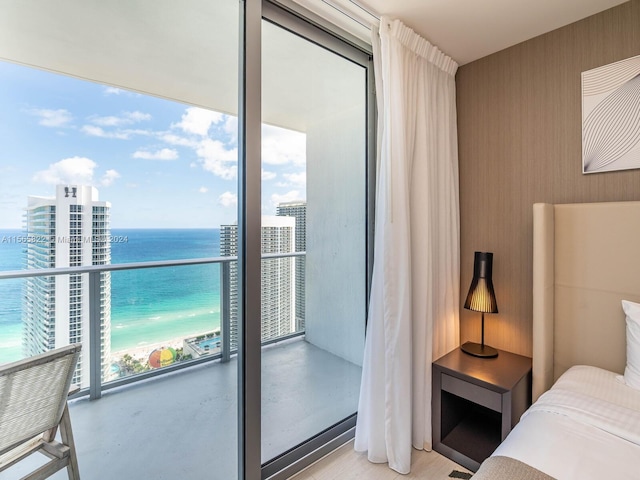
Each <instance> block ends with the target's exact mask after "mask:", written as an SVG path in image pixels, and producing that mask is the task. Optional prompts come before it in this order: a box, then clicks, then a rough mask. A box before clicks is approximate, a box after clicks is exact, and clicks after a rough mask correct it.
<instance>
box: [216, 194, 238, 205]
mask: <svg viewBox="0 0 640 480" xmlns="http://www.w3.org/2000/svg"><path fill="white" fill-rule="evenodd" d="M218 203H220V205H222V206H223V207H233V206H235V205H237V204H238V196H237V195H236V194H235V193H231V192H224V193H223V194H222V195H220V196H219V197H218Z"/></svg>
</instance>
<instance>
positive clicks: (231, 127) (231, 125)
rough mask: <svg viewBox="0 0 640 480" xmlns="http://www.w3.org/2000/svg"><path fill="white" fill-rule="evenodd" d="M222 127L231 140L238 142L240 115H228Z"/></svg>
mask: <svg viewBox="0 0 640 480" xmlns="http://www.w3.org/2000/svg"><path fill="white" fill-rule="evenodd" d="M222 129H223V130H224V133H226V134H227V135H229V137H230V141H231V142H233V143H238V117H234V116H232V115H227V117H226V119H225V121H224V125H223V127H222Z"/></svg>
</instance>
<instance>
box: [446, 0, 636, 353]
mask: <svg viewBox="0 0 640 480" xmlns="http://www.w3.org/2000/svg"><path fill="white" fill-rule="evenodd" d="M636 55H640V0H632V1H631V2H627V3H624V4H622V5H620V6H618V7H615V8H612V9H610V10H607V11H604V12H602V13H599V14H597V15H594V16H592V17H589V18H586V19H584V20H582V21H579V22H577V23H574V24H571V25H568V26H566V27H563V28H560V29H558V30H555V31H552V32H550V33H547V34H545V35H542V36H539V37H536V38H534V39H532V40H529V41H527V42H524V43H521V44H518V45H515V46H513V47H511V48H508V49H506V50H503V51H501V52H498V53H496V54H493V55H490V56H488V57H485V58H482V59H480V60H477V61H475V62H473V63H469V64H467V65H464V66H462V67H460V69H459V70H458V73H457V77H456V82H457V106H458V107H457V108H458V142H459V162H460V209H461V239H460V240H461V272H460V275H461V278H460V292H461V297H462V298H461V302H464V299H465V297H466V294H467V291H468V289H469V284H470V282H471V276H472V273H473V252H474V251H476V250H478V251H490V252H493V253H494V259H493V280H494V286H495V290H496V297H497V301H498V309H499V313H498V314H497V315H486V316H485V319H486V327H485V341H486V343H487V344H489V345H491V346H494V347H497V348H501V349H504V350H509V351H512V352H515V353H520V354H523V355H531V351H532V347H531V341H532V340H531V328H532V324H531V319H532V295H531V289H532V255H533V253H532V252H533V247H532V221H533V220H532V205H533V204H534V203H536V202H548V203H573V202H603V201H623V200H640V170H626V171H620V172H609V173H596V174H590V175H583V174H582V160H581V148H582V147H581V135H582V133H581V121H582V117H581V115H582V114H581V86H580V78H581V77H580V74H581V72H583V71H586V70H590V69H592V68H595V67H599V66H602V65H607V64H609V63H612V62H616V61H618V60H623V59H626V58H630V57H633V56H636ZM638 117H640V112H638ZM612 240H613V241H614V242H615V239H612ZM614 244H615V243H614ZM639 248H640V243H639ZM460 321H461V325H460V332H461V341H462V342H465V341H467V340H471V341H477V342H479V341H480V314H479V313H475V312H470V311H467V310H464V309H462V305H461V312H460Z"/></svg>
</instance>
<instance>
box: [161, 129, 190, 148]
mask: <svg viewBox="0 0 640 480" xmlns="http://www.w3.org/2000/svg"><path fill="white" fill-rule="evenodd" d="M159 138H160V140H162V141H163V142H166V143H168V144H169V145H178V146H180V147H190V148H194V149H195V148H197V147H198V142H197V141H194V140H191V139H189V138H185V137H181V136H179V135H174V134H173V133H162V134H160V136H159Z"/></svg>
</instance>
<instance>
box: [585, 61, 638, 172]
mask: <svg viewBox="0 0 640 480" xmlns="http://www.w3.org/2000/svg"><path fill="white" fill-rule="evenodd" d="M632 168H640V55H638V56H636V57H632V58H628V59H626V60H621V61H619V62H616V63H612V64H610V65H605V66H602V67H598V68H594V69H593V70H587V71H586V72H582V173H597V172H610V171H613V170H628V169H632Z"/></svg>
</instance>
